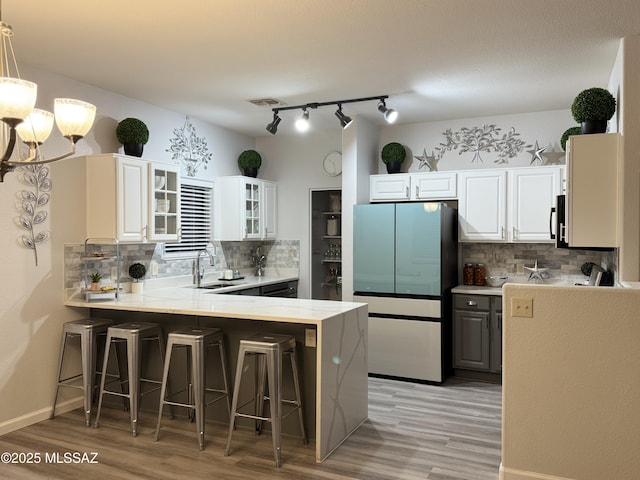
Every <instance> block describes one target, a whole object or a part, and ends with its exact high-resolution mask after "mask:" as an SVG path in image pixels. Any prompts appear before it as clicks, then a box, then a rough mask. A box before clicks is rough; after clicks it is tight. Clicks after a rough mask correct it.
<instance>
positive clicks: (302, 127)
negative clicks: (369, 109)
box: [267, 95, 398, 135]
mask: <svg viewBox="0 0 640 480" xmlns="http://www.w3.org/2000/svg"><path fill="white" fill-rule="evenodd" d="M387 98H389V95H378V96H377V97H364V98H352V99H348V100H334V101H331V102H314V103H307V104H305V105H293V106H286V107H278V108H273V109H272V110H273V121H272V122H271V123H269V124H268V125H267V132H269V133H270V134H272V135H275V134H276V132H277V131H278V125H279V124H280V121H281V120H282V119H281V118H280V117H279V116H278V113H280V112H281V111H283V110H298V109H302V116H301V117H300V118H299V119H298V120H296V128H297V129H298V131H300V132H306V131H307V130H309V127H310V123H309V109H310V108H318V107H326V106H327V105H337V106H338V109H337V110H336V112H335V115H336V117H338V120H339V121H340V126H341V127H342V128H347V127H348V126H349V125H350V124H351V122H352V121H353V120H352V119H351V117H349V116H348V115H345V113H344V112H343V111H342V104H343V103H356V102H369V101H372V100H378V102H379V103H378V110H379V111H380V112H381V113H382V114H383V115H384V119H385V120H386V121H387V123H393V122H394V121H395V120H396V118H398V112H396V111H395V110H394V109H392V108H387V105H386V104H385V99H387Z"/></svg>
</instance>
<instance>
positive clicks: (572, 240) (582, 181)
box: [566, 133, 620, 247]
mask: <svg viewBox="0 0 640 480" xmlns="http://www.w3.org/2000/svg"><path fill="white" fill-rule="evenodd" d="M619 142H620V134H618V133H602V134H593V135H577V136H573V137H569V140H568V141H567V193H566V195H567V197H566V209H567V210H566V221H567V242H568V244H569V246H571V247H617V246H618V242H617V231H616V230H617V224H618V221H617V219H618V187H617V185H618V172H619V170H620V169H619V165H618V164H619V161H620V159H619V153H618V152H619V148H620V147H619Z"/></svg>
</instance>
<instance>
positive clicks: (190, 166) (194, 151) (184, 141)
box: [166, 117, 211, 177]
mask: <svg viewBox="0 0 640 480" xmlns="http://www.w3.org/2000/svg"><path fill="white" fill-rule="evenodd" d="M173 134H174V135H175V136H174V137H173V138H171V139H169V143H170V144H171V145H170V147H169V148H168V149H167V150H166V151H167V152H169V153H171V160H173V161H175V162H176V163H178V164H180V163H181V164H182V165H184V167H185V169H186V171H187V176H189V177H195V176H196V173H197V172H198V168H200V166H202V167H203V168H204V169H205V170H206V169H207V163H209V161H210V160H211V153H210V152H209V148H208V147H207V141H206V140H205V139H204V137H198V135H197V134H196V127H194V126H193V124H192V123H191V121H190V120H189V117H187V118H186V119H185V122H184V125H183V126H182V128H174V129H173Z"/></svg>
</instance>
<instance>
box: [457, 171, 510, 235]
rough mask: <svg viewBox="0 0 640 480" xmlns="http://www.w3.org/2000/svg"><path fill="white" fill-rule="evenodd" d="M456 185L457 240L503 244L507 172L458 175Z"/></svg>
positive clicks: (476, 172)
mask: <svg viewBox="0 0 640 480" xmlns="http://www.w3.org/2000/svg"><path fill="white" fill-rule="evenodd" d="M458 183H459V186H458V190H459V192H460V194H459V197H458V219H459V222H460V241H505V240H506V239H507V238H506V218H507V216H506V201H505V200H506V196H507V172H506V171H505V170H497V169H486V170H474V171H465V172H460V173H459V174H458Z"/></svg>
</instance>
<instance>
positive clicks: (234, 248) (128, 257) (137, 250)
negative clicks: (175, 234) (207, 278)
mask: <svg viewBox="0 0 640 480" xmlns="http://www.w3.org/2000/svg"><path fill="white" fill-rule="evenodd" d="M213 245H214V246H215V247H216V257H215V262H214V265H215V266H214V267H213V268H214V271H215V270H220V271H222V270H225V269H227V268H232V269H233V268H237V269H238V270H246V269H250V268H254V265H253V260H252V258H253V255H254V253H255V250H256V247H258V246H261V247H262V253H263V254H264V255H265V256H266V257H267V264H266V266H267V267H268V268H295V269H299V265H300V241H299V240H274V241H267V242H213ZM88 250H89V253H93V252H98V251H99V252H102V253H104V254H105V256H106V257H109V256H115V253H116V246H115V245H113V244H91V245H89V246H88ZM83 255H85V246H84V244H68V245H65V248H64V259H65V288H72V287H75V286H78V285H82V284H83V283H84V280H85V278H84V277H85V262H84V260H83V259H82V257H83ZM120 258H121V272H120V281H121V282H129V281H131V278H130V277H129V273H128V272H129V266H130V265H131V264H133V263H136V262H139V263H142V264H143V265H144V266H145V267H147V275H146V278H152V277H151V271H150V270H151V269H150V267H149V265H150V264H151V262H152V261H155V262H156V263H157V264H158V275H157V276H154V277H153V278H164V277H178V276H184V275H192V273H193V263H194V257H191V258H167V259H165V258H163V244H162V243H141V244H138V243H136V244H128V243H125V244H122V243H121V244H120ZM115 265H116V261H115V259H105V260H103V261H92V262H91V263H90V265H88V270H89V271H88V273H93V272H95V271H99V272H100V273H101V274H102V276H103V278H105V279H109V278H111V267H112V266H115ZM207 265H208V264H207Z"/></svg>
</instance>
